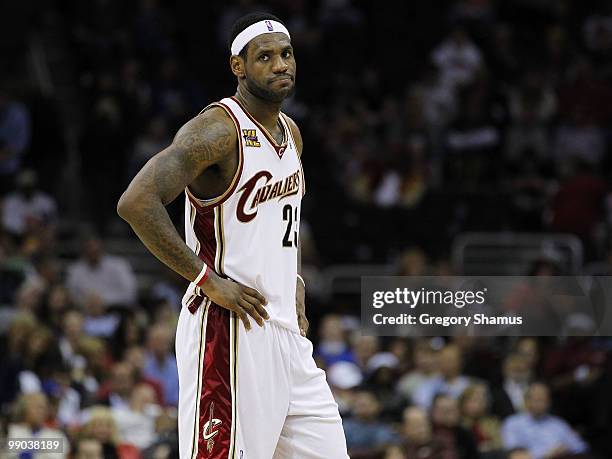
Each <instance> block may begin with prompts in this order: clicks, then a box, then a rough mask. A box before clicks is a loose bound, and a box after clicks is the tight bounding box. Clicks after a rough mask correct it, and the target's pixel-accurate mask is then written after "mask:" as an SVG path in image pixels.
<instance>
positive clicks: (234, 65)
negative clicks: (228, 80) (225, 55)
mask: <svg viewBox="0 0 612 459" xmlns="http://www.w3.org/2000/svg"><path fill="white" fill-rule="evenodd" d="M244 67H245V62H244V59H243V58H242V57H241V56H235V55H234V56H231V57H230V68H231V69H232V73H233V74H234V75H236V76H237V77H238V78H240V79H241V80H242V79H244V78H245V77H246V72H245V68H244Z"/></svg>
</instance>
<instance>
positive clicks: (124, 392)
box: [112, 363, 134, 397]
mask: <svg viewBox="0 0 612 459" xmlns="http://www.w3.org/2000/svg"><path fill="white" fill-rule="evenodd" d="M112 386H113V390H114V391H115V392H116V393H118V394H119V395H121V396H122V397H126V396H129V394H130V392H131V391H132V388H133V387H134V373H133V370H132V367H131V366H130V365H129V364H127V363H117V364H116V365H115V367H114V368H113V379H112Z"/></svg>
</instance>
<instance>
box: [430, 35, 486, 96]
mask: <svg viewBox="0 0 612 459" xmlns="http://www.w3.org/2000/svg"><path fill="white" fill-rule="evenodd" d="M431 59H432V61H433V62H434V64H435V65H436V66H437V67H438V69H439V70H440V76H441V80H442V83H443V84H444V85H445V86H448V87H451V88H455V87H458V86H465V85H468V84H470V83H471V82H472V81H474V78H475V77H476V74H477V72H478V71H479V70H480V68H481V66H482V64H483V59H482V54H481V52H480V50H479V49H478V47H477V46H476V45H475V44H474V43H473V42H472V41H471V40H470V38H469V36H468V34H467V32H466V30H465V29H464V28H462V27H455V28H454V29H453V30H452V31H451V33H450V35H449V37H448V38H447V39H446V40H445V41H443V42H442V43H441V44H440V45H439V46H438V47H437V48H435V49H434V50H433V52H432V55H431Z"/></svg>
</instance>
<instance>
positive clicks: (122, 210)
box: [117, 192, 136, 222]
mask: <svg viewBox="0 0 612 459" xmlns="http://www.w3.org/2000/svg"><path fill="white" fill-rule="evenodd" d="M135 209H136V206H135V205H134V200H133V199H131V198H130V196H129V195H128V194H127V192H125V193H123V194H122V195H121V197H120V198H119V201H118V202H117V214H118V215H119V216H120V217H121V218H123V219H124V220H125V221H126V222H129V221H130V217H132V216H133V215H134V211H135Z"/></svg>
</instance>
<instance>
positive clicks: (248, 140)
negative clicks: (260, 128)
mask: <svg viewBox="0 0 612 459" xmlns="http://www.w3.org/2000/svg"><path fill="white" fill-rule="evenodd" d="M242 138H243V139H244V145H245V146H246V147H261V144H260V143H259V139H258V138H257V130H256V129H243V130H242Z"/></svg>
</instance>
